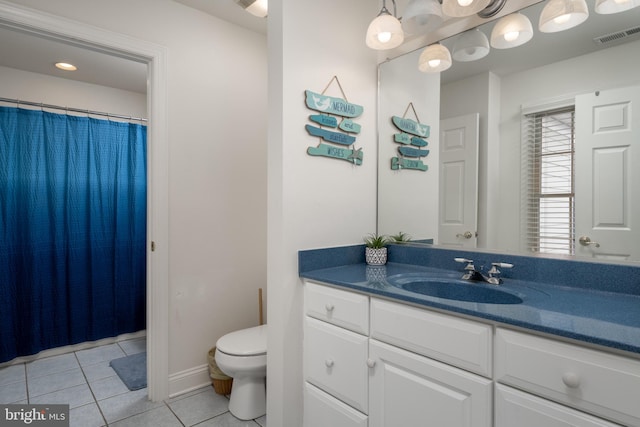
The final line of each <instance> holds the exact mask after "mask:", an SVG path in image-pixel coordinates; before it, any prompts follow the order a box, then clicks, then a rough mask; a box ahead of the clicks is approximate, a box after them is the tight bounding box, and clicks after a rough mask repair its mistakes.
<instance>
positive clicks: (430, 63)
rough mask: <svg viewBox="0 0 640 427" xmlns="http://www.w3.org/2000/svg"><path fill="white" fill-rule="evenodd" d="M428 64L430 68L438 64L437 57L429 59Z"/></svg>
mask: <svg viewBox="0 0 640 427" xmlns="http://www.w3.org/2000/svg"><path fill="white" fill-rule="evenodd" d="M427 63H428V64H429V67H431V68H436V67H438V66H439V65H440V60H439V59H431V60H429V61H428V62H427Z"/></svg>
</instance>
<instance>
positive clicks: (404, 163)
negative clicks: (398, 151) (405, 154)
mask: <svg viewBox="0 0 640 427" xmlns="http://www.w3.org/2000/svg"><path fill="white" fill-rule="evenodd" d="M391 169H393V170H399V169H416V170H421V171H427V170H428V169H429V166H427V165H425V164H424V163H422V160H414V159H402V158H398V157H392V158H391Z"/></svg>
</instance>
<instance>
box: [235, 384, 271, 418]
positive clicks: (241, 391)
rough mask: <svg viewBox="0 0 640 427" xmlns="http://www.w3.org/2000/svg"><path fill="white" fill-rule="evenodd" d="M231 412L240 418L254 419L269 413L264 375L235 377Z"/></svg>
mask: <svg viewBox="0 0 640 427" xmlns="http://www.w3.org/2000/svg"><path fill="white" fill-rule="evenodd" d="M229 412H231V414H232V415H233V416H234V417H236V418H238V419H240V420H244V421H246V420H253V419H255V418H259V417H261V416H263V415H264V414H266V413H267V394H266V390H265V378H264V377H244V378H235V377H234V378H233V387H232V389H231V397H230V398H229Z"/></svg>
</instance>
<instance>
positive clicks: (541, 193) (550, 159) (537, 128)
mask: <svg viewBox="0 0 640 427" xmlns="http://www.w3.org/2000/svg"><path fill="white" fill-rule="evenodd" d="M574 123H575V113H574V107H573V106H571V107H565V108H562V109H556V110H551V111H543V112H536V113H531V114H526V115H525V116H524V117H523V138H522V141H523V147H522V168H521V170H522V184H523V186H524V188H523V191H522V194H523V198H524V200H523V207H524V209H523V213H524V218H523V221H522V223H523V224H524V230H523V237H524V244H525V246H526V249H527V250H528V251H532V252H543V253H555V254H573V253H574V244H575V243H574V242H575V239H574V237H575V226H574V218H575V215H574V209H575V208H574V145H575V126H574Z"/></svg>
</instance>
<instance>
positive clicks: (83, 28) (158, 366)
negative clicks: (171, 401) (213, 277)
mask: <svg viewBox="0 0 640 427" xmlns="http://www.w3.org/2000/svg"><path fill="white" fill-rule="evenodd" d="M0 26H3V27H6V28H12V29H15V30H17V31H22V32H25V33H27V34H33V35H39V36H41V37H45V38H49V39H54V40H58V41H61V42H66V43H73V44H75V45H76V46H81V47H84V48H86V49H91V50H94V51H98V52H103V53H105V54H108V55H115V56H119V57H121V58H128V59H131V60H133V61H138V62H143V63H146V64H147V69H148V84H147V113H148V114H147V116H148V119H149V121H148V143H149V148H148V152H147V165H148V176H147V188H148V196H147V206H148V208H147V285H146V288H147V302H146V308H147V310H146V311H147V355H148V356H147V357H148V359H147V378H148V396H149V399H151V400H153V401H160V400H163V399H166V398H167V397H168V396H169V360H168V359H169V357H168V350H169V338H168V335H169V324H168V299H169V296H168V292H169V286H168V265H169V263H168V247H169V245H168V236H169V223H168V210H169V209H168V130H167V125H166V123H167V105H166V74H167V70H166V51H165V48H164V47H163V46H160V45H156V44H154V43H150V42H147V41H144V40H139V39H135V38H132V37H129V36H127V37H124V36H122V35H120V34H118V33H113V32H109V31H106V30H102V29H99V28H95V27H92V26H90V25H86V24H83V23H81V22H77V21H72V22H71V21H70V20H68V19H66V18H61V17H56V16H52V15H49V14H44V13H40V12H38V11H36V10H34V9H29V8H24V7H20V6H18V5H12V4H4V3H3V4H2V8H0Z"/></svg>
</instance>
